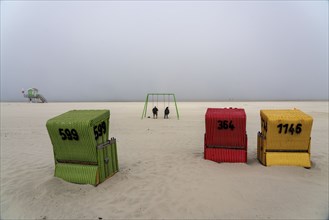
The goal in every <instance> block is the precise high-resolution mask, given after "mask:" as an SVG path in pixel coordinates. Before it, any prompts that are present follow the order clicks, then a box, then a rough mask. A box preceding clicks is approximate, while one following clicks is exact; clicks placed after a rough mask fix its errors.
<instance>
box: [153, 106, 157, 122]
mask: <svg viewBox="0 0 329 220" xmlns="http://www.w3.org/2000/svg"><path fill="white" fill-rule="evenodd" d="M152 112H153V119H155V118H158V108H157V107H156V106H154V108H153V109H152Z"/></svg>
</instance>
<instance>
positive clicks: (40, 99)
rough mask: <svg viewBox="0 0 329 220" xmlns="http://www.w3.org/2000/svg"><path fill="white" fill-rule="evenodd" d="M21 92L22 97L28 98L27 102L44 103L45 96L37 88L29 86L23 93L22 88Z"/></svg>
mask: <svg viewBox="0 0 329 220" xmlns="http://www.w3.org/2000/svg"><path fill="white" fill-rule="evenodd" d="M22 94H23V96H24V98H28V99H29V102H32V103H46V102H47V100H46V98H45V97H44V96H43V95H41V94H40V93H39V90H38V89H36V88H29V89H28V90H27V93H25V91H24V89H22Z"/></svg>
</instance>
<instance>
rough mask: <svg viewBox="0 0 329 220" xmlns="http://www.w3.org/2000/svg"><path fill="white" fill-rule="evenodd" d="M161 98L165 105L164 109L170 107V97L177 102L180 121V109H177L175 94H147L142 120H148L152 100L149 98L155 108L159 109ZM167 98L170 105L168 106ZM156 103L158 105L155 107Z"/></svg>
mask: <svg viewBox="0 0 329 220" xmlns="http://www.w3.org/2000/svg"><path fill="white" fill-rule="evenodd" d="M159 96H160V97H162V100H163V105H164V107H163V109H165V108H166V107H169V105H170V97H171V96H172V98H173V100H174V102H175V108H176V115H177V119H179V113H178V108H177V103H176V96H175V94H174V93H147V95H146V100H145V104H144V110H143V113H142V119H143V118H146V112H147V106H148V103H149V100H150V99H149V98H150V97H151V100H152V104H153V107H154V106H157V107H159ZM166 97H167V103H168V105H167V106H166ZM155 98H156V100H155ZM155 102H156V105H155Z"/></svg>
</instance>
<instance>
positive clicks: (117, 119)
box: [1, 102, 329, 219]
mask: <svg viewBox="0 0 329 220" xmlns="http://www.w3.org/2000/svg"><path fill="white" fill-rule="evenodd" d="M143 105H144V104H143V103H142V102H140V103H137V102H136V103H111V102H108V103H47V104H30V103H1V219H100V218H102V219H135V218H142V219H328V217H329V215H328V102H208V103H206V102H200V103H193V102H186V103H184V102H180V103H178V108H179V112H180V115H181V118H180V120H176V118H175V112H174V106H173V104H172V103H171V115H170V119H169V120H164V119H163V118H162V111H163V109H162V108H163V106H160V117H159V119H158V120H153V119H148V118H146V119H143V120H141V114H142V110H143ZM207 107H242V108H244V109H245V110H246V113H247V133H248V164H227V163H226V164H225V163H220V164H219V163H215V162H212V161H206V160H204V159H203V134H204V131H205V125H204V115H205V112H206V109H207ZM294 107H296V108H299V109H301V110H302V111H304V112H306V113H308V114H310V115H311V116H312V117H313V118H314V124H313V129H312V150H311V153H312V156H311V159H312V168H311V169H304V168H301V167H280V166H273V167H265V166H263V165H261V164H260V163H259V162H258V161H257V159H256V145H257V139H256V134H257V131H259V130H260V116H259V110H260V109H291V108H294ZM72 109H110V111H111V118H110V136H113V137H116V138H117V141H118V156H119V168H120V171H119V172H118V173H117V174H115V175H114V176H113V177H112V178H110V179H108V180H106V181H105V182H104V183H102V184H100V185H98V186H97V187H94V186H90V185H78V184H73V183H68V182H65V181H63V180H61V179H59V178H56V177H54V176H53V175H54V159H53V152H52V145H51V142H50V138H49V136H48V133H47V130H46V127H45V124H46V121H47V120H48V119H50V118H52V117H54V116H57V115H59V114H61V113H64V112H66V111H68V110H72ZM148 115H150V113H149V114H148Z"/></svg>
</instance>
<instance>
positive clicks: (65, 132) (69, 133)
mask: <svg viewBox="0 0 329 220" xmlns="http://www.w3.org/2000/svg"><path fill="white" fill-rule="evenodd" d="M58 131H59V134H60V135H61V136H62V140H63V141H65V140H69V141H72V140H76V141H78V140H79V135H78V132H77V131H76V130H75V129H74V128H73V129H71V130H70V129H67V128H66V129H63V128H60V129H58Z"/></svg>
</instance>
